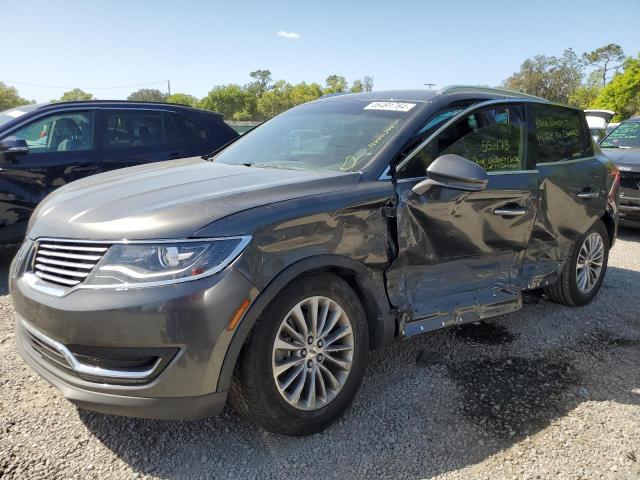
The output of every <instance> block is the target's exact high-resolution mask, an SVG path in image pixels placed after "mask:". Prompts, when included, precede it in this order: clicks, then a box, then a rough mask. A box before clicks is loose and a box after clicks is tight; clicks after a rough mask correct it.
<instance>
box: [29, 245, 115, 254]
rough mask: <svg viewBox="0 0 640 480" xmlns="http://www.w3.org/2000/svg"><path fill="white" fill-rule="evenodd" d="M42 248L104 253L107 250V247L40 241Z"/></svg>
mask: <svg viewBox="0 0 640 480" xmlns="http://www.w3.org/2000/svg"><path fill="white" fill-rule="evenodd" d="M40 246H41V247H42V248H48V249H49V250H75V251H78V252H98V253H104V252H106V251H107V250H109V247H79V246H77V245H72V246H68V247H63V246H61V245H50V244H45V243H42V244H40Z"/></svg>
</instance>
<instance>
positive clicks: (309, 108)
mask: <svg viewBox="0 0 640 480" xmlns="http://www.w3.org/2000/svg"><path fill="white" fill-rule="evenodd" d="M415 106H416V104H415V103H407V102H369V101H367V102H363V101H360V100H341V101H336V100H332V101H327V102H322V101H321V102H314V103H310V104H306V105H301V106H299V107H296V108H294V109H292V110H289V111H287V112H285V113H283V114H281V115H279V116H277V117H275V118H274V119H272V120H270V121H268V122H267V123H265V124H264V125H262V126H260V127H258V128H256V129H255V130H253V131H251V132H249V133H247V134H245V136H243V137H242V138H240V139H239V140H237V141H236V142H235V143H233V144H232V145H230V146H229V147H227V148H226V149H224V150H223V151H222V152H220V153H219V154H217V155H216V156H215V157H213V161H215V162H218V163H227V164H235V165H252V166H258V167H272V168H291V169H304V170H333V171H339V172H354V171H358V170H359V169H361V168H362V167H363V166H364V165H365V164H366V163H367V162H368V161H369V160H370V159H371V157H372V156H373V155H374V154H375V153H376V152H377V151H379V150H380V149H381V148H382V147H383V146H384V145H385V144H386V143H387V141H388V140H389V138H391V136H392V135H393V134H394V133H395V132H396V131H398V130H399V129H400V128H401V126H402V125H403V123H404V122H405V121H406V119H407V118H408V116H409V113H410V112H411V110H412V109H413V108H414V107H415Z"/></svg>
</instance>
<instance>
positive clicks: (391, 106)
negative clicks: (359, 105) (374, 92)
mask: <svg viewBox="0 0 640 480" xmlns="http://www.w3.org/2000/svg"><path fill="white" fill-rule="evenodd" d="M415 106H416V104H415V103H401V102H371V103H370V104H369V105H367V106H366V107H364V109H365V110H386V111H388V112H408V111H409V110H411V109H412V108H413V107H415Z"/></svg>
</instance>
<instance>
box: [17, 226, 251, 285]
mask: <svg viewBox="0 0 640 480" xmlns="http://www.w3.org/2000/svg"><path fill="white" fill-rule="evenodd" d="M235 239H239V240H240V242H239V243H238V246H237V247H236V248H235V249H234V250H233V251H232V252H231V253H230V254H229V256H228V257H227V258H226V259H225V260H223V261H222V262H221V263H219V264H218V265H216V266H215V267H213V268H211V269H209V270H207V271H206V272H203V273H201V274H200V275H194V276H193V277H188V278H180V279H178V280H159V281H156V282H147V283H120V284H117V285H85V284H84V283H80V284H77V285H74V286H70V288H64V287H61V288H56V287H54V286H52V285H50V284H46V285H43V284H42V282H40V281H39V278H38V277H39V276H43V275H46V274H44V273H41V272H25V273H24V274H23V276H22V278H24V279H25V281H26V282H27V284H28V285H29V286H30V287H31V288H33V289H34V290H38V291H40V292H42V293H46V294H47V295H52V296H54V297H64V296H66V295H68V294H70V293H72V292H74V291H76V290H116V291H118V290H129V289H133V288H147V287H160V286H165V285H174V284H177V283H184V282H191V281H193V280H199V279H201V278H205V277H209V276H211V275H215V274H216V273H218V272H220V271H222V270H224V269H225V268H227V267H228V266H229V265H230V264H231V263H232V262H233V261H234V260H235V259H236V258H237V257H238V256H239V255H240V253H242V251H243V250H244V249H245V248H246V246H247V245H248V244H249V242H250V241H251V235H242V236H235V237H215V238H195V239H194V238H187V239H161V240H120V241H114V242H111V244H112V245H116V244H127V245H134V244H159V243H185V242H213V241H220V240H235ZM45 241H49V242H51V241H55V242H74V243H100V244H103V245H104V244H105V243H109V242H108V241H104V240H86V241H85V240H69V239H57V238H39V239H36V240H35V241H34V245H35V246H36V247H35V248H37V245H38V243H39V242H45ZM38 274H39V275H38ZM43 278H44V277H43ZM56 279H57V277H56ZM65 280H66V279H65Z"/></svg>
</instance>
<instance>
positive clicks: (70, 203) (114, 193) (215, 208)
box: [28, 157, 360, 241]
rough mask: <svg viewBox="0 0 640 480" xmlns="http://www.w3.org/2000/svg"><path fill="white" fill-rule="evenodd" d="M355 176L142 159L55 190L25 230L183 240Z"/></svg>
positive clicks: (348, 184) (351, 182)
mask: <svg viewBox="0 0 640 480" xmlns="http://www.w3.org/2000/svg"><path fill="white" fill-rule="evenodd" d="M359 178H360V174H359V173H338V172H313V171H301V170H284V169H273V168H254V167H245V166H242V165H224V164H217V163H212V162H209V161H206V160H203V159H201V158H200V157H194V158H187V159H182V160H176V161H171V162H161V163H153V164H149V165H141V166H137V167H132V168H125V169H122V170H117V171H113V172H109V173H103V174H99V175H94V176H91V177H87V178H85V179H82V180H78V181H76V182H72V183H70V184H68V185H66V186H64V187H62V188H60V189H58V190H56V191H55V192H54V193H52V194H51V195H49V196H48V197H47V198H46V199H45V200H44V201H43V202H42V203H41V204H40V206H39V207H38V208H37V209H36V211H35V212H34V214H33V217H32V220H31V225H30V228H29V231H28V236H29V237H30V238H32V239H36V238H39V237H55V238H70V239H87V240H112V241H113V240H122V239H128V240H148V239H156V238H158V239H160V238H186V237H189V236H191V235H192V234H193V233H194V232H195V231H197V230H199V229H200V228H202V227H204V226H206V225H208V224H209V223H211V222H213V221H215V220H218V219H220V218H223V217H226V216H228V215H231V214H233V213H236V212H240V211H242V210H246V209H249V208H254V207H258V206H262V205H267V204H269V203H274V202H279V201H283V200H290V199H294V198H299V197H305V196H309V195H316V194H319V193H328V192H334V191H338V190H343V189H348V188H352V187H354V186H355V185H356V184H357V183H358V181H359Z"/></svg>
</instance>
